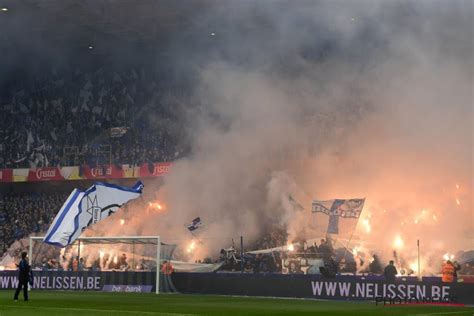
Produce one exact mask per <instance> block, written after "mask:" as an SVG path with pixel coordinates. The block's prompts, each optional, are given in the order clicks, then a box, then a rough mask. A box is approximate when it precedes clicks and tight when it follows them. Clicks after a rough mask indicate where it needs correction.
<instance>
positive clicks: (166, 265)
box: [161, 262, 174, 275]
mask: <svg viewBox="0 0 474 316" xmlns="http://www.w3.org/2000/svg"><path fill="white" fill-rule="evenodd" d="M173 270H174V269H173V266H172V265H171V262H167V263H164V264H163V267H162V268H161V272H163V274H167V275H169V274H171V273H173Z"/></svg>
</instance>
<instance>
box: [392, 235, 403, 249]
mask: <svg viewBox="0 0 474 316" xmlns="http://www.w3.org/2000/svg"><path fill="white" fill-rule="evenodd" d="M403 245H404V243H403V239H402V238H401V237H400V235H397V236H396V237H395V240H394V242H393V246H394V247H395V248H397V249H400V248H403Z"/></svg>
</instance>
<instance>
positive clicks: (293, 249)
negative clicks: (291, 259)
mask: <svg viewBox="0 0 474 316" xmlns="http://www.w3.org/2000/svg"><path fill="white" fill-rule="evenodd" d="M287 249H288V251H295V246H293V244H288V245H287Z"/></svg>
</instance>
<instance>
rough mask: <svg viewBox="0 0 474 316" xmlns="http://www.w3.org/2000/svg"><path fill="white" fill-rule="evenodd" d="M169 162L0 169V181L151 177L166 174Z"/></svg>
mask: <svg viewBox="0 0 474 316" xmlns="http://www.w3.org/2000/svg"><path fill="white" fill-rule="evenodd" d="M171 166H172V163H171V162H157V163H153V164H147V163H144V164H142V165H141V166H129V165H120V166H117V165H103V166H97V167H93V168H91V167H90V166H81V167H78V166H72V167H62V168H59V167H46V168H36V169H0V182H37V181H64V180H81V179H88V180H100V179H123V178H152V177H160V176H163V175H165V174H167V173H168V172H169V171H170V169H171Z"/></svg>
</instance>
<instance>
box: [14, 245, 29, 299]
mask: <svg viewBox="0 0 474 316" xmlns="http://www.w3.org/2000/svg"><path fill="white" fill-rule="evenodd" d="M30 271H31V267H30V265H29V264H28V254H27V253H26V252H25V251H24V252H22V253H21V261H20V264H19V265H18V287H17V288H16V291H15V296H14V298H13V299H14V300H15V302H17V301H18V294H20V291H21V288H23V298H24V299H25V301H28V281H29V279H30Z"/></svg>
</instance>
